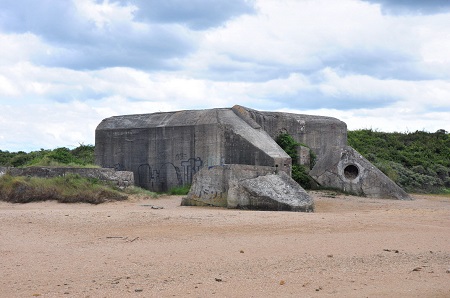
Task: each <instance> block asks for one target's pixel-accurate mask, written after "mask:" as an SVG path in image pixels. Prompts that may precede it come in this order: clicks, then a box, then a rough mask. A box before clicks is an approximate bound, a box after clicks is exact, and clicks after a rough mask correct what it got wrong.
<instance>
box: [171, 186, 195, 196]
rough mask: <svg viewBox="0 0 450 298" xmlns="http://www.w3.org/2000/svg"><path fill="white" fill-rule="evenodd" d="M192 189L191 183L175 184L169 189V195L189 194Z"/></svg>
mask: <svg viewBox="0 0 450 298" xmlns="http://www.w3.org/2000/svg"><path fill="white" fill-rule="evenodd" d="M190 189H191V186H190V185H189V184H187V185H182V186H175V187H172V188H171V189H169V191H168V194H169V195H176V196H183V195H187V194H188V193H189V190H190Z"/></svg>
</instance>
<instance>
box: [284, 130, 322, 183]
mask: <svg viewBox="0 0 450 298" xmlns="http://www.w3.org/2000/svg"><path fill="white" fill-rule="evenodd" d="M276 142H277V144H278V145H279V146H280V147H281V149H283V150H284V152H286V153H287V154H288V155H289V156H290V157H291V159H292V179H294V180H295V181H296V182H297V183H298V184H300V185H301V186H302V187H303V188H305V189H311V188H312V179H311V177H310V176H309V175H308V172H307V168H306V167H305V166H303V165H300V164H299V157H298V153H297V148H298V147H299V146H303V147H308V146H306V145H304V144H300V143H298V142H297V141H296V140H294V138H293V137H292V136H291V135H290V134H288V133H281V134H280V135H279V136H278V137H277V139H276ZM309 153H310V158H311V167H312V166H313V165H314V163H315V159H316V155H315V154H314V152H312V150H311V149H310V150H309Z"/></svg>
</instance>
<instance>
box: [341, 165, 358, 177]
mask: <svg viewBox="0 0 450 298" xmlns="http://www.w3.org/2000/svg"><path fill="white" fill-rule="evenodd" d="M358 175H359V169H358V167H357V166H355V165H348V166H346V167H345V169H344V176H345V178H347V179H350V180H353V179H355V178H356V177H358Z"/></svg>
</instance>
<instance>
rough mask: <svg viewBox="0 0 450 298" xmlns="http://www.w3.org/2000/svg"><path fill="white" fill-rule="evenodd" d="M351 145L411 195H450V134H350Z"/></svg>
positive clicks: (420, 132)
mask: <svg viewBox="0 0 450 298" xmlns="http://www.w3.org/2000/svg"><path fill="white" fill-rule="evenodd" d="M348 144H349V145H350V146H352V147H353V148H355V149H356V150H357V151H358V152H359V153H361V154H362V155H363V156H364V157H366V158H367V159H368V160H369V161H370V162H372V163H373V164H374V165H375V166H377V167H378V168H379V169H380V170H381V171H383V172H384V173H385V174H386V175H387V176H388V177H389V178H391V179H392V180H393V181H395V182H396V183H397V184H398V185H400V186H401V187H403V188H404V189H405V190H406V191H408V192H421V193H449V192H450V135H449V133H448V132H446V131H445V130H438V131H436V132H434V133H429V132H424V131H415V132H407V133H398V132H394V133H385V132H379V131H374V130H371V129H363V130H355V131H349V132H348Z"/></svg>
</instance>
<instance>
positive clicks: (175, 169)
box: [137, 157, 203, 189]
mask: <svg viewBox="0 0 450 298" xmlns="http://www.w3.org/2000/svg"><path fill="white" fill-rule="evenodd" d="M202 166H203V161H202V159H201V158H200V157H196V158H189V159H187V160H181V161H180V163H179V165H175V164H174V163H171V162H166V163H163V164H160V165H157V166H152V165H150V164H148V163H146V164H141V165H139V167H138V171H137V172H138V173H137V174H138V181H139V185H140V186H143V187H147V188H151V189H154V188H155V187H154V186H155V185H156V188H157V189H166V183H168V182H169V183H173V182H174V180H175V181H176V185H179V186H181V185H186V184H192V177H193V176H194V174H195V173H197V172H198V171H199V170H200V168H201V167H202Z"/></svg>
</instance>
